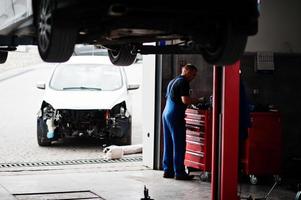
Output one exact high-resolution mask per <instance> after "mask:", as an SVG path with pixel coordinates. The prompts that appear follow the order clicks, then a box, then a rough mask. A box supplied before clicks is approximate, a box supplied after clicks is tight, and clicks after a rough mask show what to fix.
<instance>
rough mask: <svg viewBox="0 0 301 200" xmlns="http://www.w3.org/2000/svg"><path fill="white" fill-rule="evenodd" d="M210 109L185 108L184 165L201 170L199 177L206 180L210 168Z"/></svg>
mask: <svg viewBox="0 0 301 200" xmlns="http://www.w3.org/2000/svg"><path fill="white" fill-rule="evenodd" d="M211 113H212V112H211V110H201V109H191V108H188V109H186V112H185V114H186V116H185V121H186V154H185V161H184V164H185V166H186V167H187V168H188V169H189V168H193V169H199V170H201V171H202V174H201V179H202V180H204V181H207V180H208V179H209V172H210V170H211V143H212V142H211V141H212V140H211V138H212V136H211V135H212V129H211V127H212V124H211V122H212V114H211Z"/></svg>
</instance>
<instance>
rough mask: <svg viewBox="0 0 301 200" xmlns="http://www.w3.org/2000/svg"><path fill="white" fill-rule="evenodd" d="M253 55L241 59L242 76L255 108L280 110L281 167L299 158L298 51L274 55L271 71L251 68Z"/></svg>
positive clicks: (300, 92) (300, 93)
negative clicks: (282, 159) (281, 134)
mask: <svg viewBox="0 0 301 200" xmlns="http://www.w3.org/2000/svg"><path fill="white" fill-rule="evenodd" d="M255 60H256V55H255V54H248V55H245V56H244V57H243V58H242V60H241V65H242V66H241V70H242V79H243V81H244V82H245V85H246V92H247V95H248V97H249V99H250V103H251V104H253V105H254V106H255V109H257V110H258V111H265V110H267V109H268V106H269V105H274V107H275V108H276V109H278V110H279V111H280V113H281V117H282V126H283V129H282V132H283V142H284V161H285V166H286V165H287V164H288V163H289V162H290V160H291V159H292V158H294V157H295V158H296V157H298V158H299V159H300V158H301V146H300V141H301V123H300V121H301V115H300V113H301V103H300V102H301V90H300V84H301V79H300V77H301V54H283V53H276V54H275V55H274V65H275V69H274V70H273V71H257V72H256V71H255V68H254V63H255Z"/></svg>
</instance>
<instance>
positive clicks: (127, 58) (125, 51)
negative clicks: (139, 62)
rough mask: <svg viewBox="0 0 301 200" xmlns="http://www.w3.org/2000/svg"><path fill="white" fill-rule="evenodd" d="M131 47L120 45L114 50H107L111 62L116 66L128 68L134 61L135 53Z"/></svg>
mask: <svg viewBox="0 0 301 200" xmlns="http://www.w3.org/2000/svg"><path fill="white" fill-rule="evenodd" d="M132 51H133V47H132V46H131V45H129V44H126V45H121V46H119V47H118V48H116V49H114V50H113V49H109V50H108V54H109V58H110V60H111V62H112V63H113V64H114V65H118V66H129V65H131V64H133V63H134V62H135V60H136V56H137V53H133V52H132Z"/></svg>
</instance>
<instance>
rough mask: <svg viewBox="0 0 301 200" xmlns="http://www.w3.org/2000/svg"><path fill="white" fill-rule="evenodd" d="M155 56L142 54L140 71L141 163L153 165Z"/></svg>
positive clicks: (151, 166)
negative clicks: (141, 68)
mask: <svg viewBox="0 0 301 200" xmlns="http://www.w3.org/2000/svg"><path fill="white" fill-rule="evenodd" d="M155 61H156V56H155V55H143V70H142V71H143V72H142V74H143V75H142V77H143V78H142V127H143V128H142V129H143V130H142V134H143V135H142V138H143V164H144V165H145V166H148V167H150V168H153V167H154V144H155V73H156V67H155V66H156V63H155Z"/></svg>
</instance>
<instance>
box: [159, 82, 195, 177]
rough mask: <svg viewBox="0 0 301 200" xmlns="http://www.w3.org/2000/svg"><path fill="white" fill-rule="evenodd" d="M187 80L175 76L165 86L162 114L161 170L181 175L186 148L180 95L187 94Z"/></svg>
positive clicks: (183, 106) (183, 110)
mask: <svg viewBox="0 0 301 200" xmlns="http://www.w3.org/2000/svg"><path fill="white" fill-rule="evenodd" d="M189 90H190V87H189V82H188V81H187V80H185V78H184V77H183V76H177V77H176V78H174V79H173V80H171V81H170V82H169V84H168V86H167V93H166V98H167V100H166V105H165V108H164V111H163V114H162V121H163V129H164V152H163V170H164V172H166V173H169V174H174V173H175V175H176V176H181V175H183V174H185V167H184V158H185V149H186V141H185V140H186V130H185V119H184V117H185V110H186V105H185V104H183V102H182V100H181V96H189Z"/></svg>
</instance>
